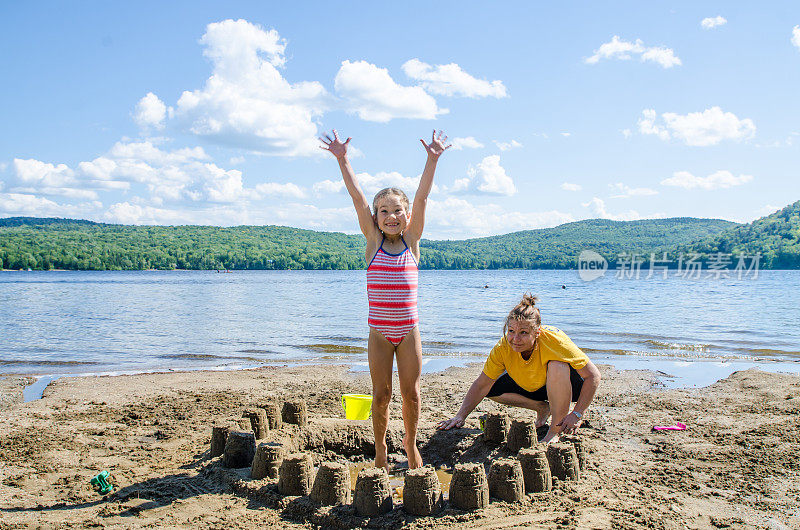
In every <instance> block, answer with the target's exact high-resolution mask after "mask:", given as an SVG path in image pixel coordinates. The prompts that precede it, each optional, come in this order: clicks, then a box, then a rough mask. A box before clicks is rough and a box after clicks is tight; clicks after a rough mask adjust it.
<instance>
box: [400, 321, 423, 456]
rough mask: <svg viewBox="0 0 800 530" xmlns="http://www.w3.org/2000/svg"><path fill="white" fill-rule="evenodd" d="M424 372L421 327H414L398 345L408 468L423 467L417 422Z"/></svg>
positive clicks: (404, 440) (404, 444) (404, 443)
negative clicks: (421, 381)
mask: <svg viewBox="0 0 800 530" xmlns="http://www.w3.org/2000/svg"><path fill="white" fill-rule="evenodd" d="M421 372H422V340H421V339H420V337H419V328H414V329H412V330H411V331H409V332H408V335H406V336H405V337H403V340H402V342H400V344H399V345H398V346H397V375H398V376H399V378H400V394H401V395H402V396H403V425H404V426H405V429H406V435H405V436H404V437H403V446H404V447H405V449H406V456H407V457H408V468H409V469H415V468H418V467H422V455H420V454H419V449H417V423H418V422H419V414H420V410H421V408H422V402H421V401H420V392H419V378H420V373H421Z"/></svg>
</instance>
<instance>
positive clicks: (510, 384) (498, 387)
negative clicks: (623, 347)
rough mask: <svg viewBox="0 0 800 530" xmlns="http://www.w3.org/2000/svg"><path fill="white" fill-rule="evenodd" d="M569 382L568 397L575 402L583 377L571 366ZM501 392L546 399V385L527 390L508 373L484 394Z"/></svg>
mask: <svg viewBox="0 0 800 530" xmlns="http://www.w3.org/2000/svg"><path fill="white" fill-rule="evenodd" d="M569 382H570V383H571V384H572V399H570V401H573V402H575V401H577V400H578V396H579V395H580V394H581V388H583V378H582V377H581V376H580V375H578V371H577V370H576V369H575V368H573V367H572V366H570V367H569ZM501 394H519V395H521V396H525V397H526V398H528V399H533V400H535V401H547V385H544V386H543V387H542V388H539V389H538V390H534V391H533V392H528V391H527V390H525V389H524V388H522V387H521V386H519V385H518V384H517V382H516V381H514V380H513V379H511V376H510V375H508V373H504V374H503V375H501V376H500V377H498V378H497V381H495V382H494V384H493V385H492V388H491V389H490V390H489V393H488V394H486V397H494V396H499V395H501Z"/></svg>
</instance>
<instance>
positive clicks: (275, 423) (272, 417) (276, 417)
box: [259, 403, 283, 430]
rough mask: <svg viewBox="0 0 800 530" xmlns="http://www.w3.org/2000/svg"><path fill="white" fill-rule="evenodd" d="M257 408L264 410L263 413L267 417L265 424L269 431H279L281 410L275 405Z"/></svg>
mask: <svg viewBox="0 0 800 530" xmlns="http://www.w3.org/2000/svg"><path fill="white" fill-rule="evenodd" d="M259 407H260V408H262V409H264V413H265V414H266V415H267V424H268V425H269V429H270V430H275V429H280V428H281V427H283V421H282V419H281V409H280V407H278V404H277V403H266V404H263V405H259Z"/></svg>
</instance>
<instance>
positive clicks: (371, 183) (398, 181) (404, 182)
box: [356, 171, 439, 200]
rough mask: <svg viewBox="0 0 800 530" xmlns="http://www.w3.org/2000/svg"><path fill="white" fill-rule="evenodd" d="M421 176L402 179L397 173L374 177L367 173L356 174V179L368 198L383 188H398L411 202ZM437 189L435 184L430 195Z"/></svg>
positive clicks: (384, 173) (383, 173)
mask: <svg viewBox="0 0 800 530" xmlns="http://www.w3.org/2000/svg"><path fill="white" fill-rule="evenodd" d="M420 176H421V175H418V176H416V177H404V176H403V175H401V174H400V173H398V172H397V171H379V172H378V173H375V174H374V175H370V174H369V173H357V174H356V178H357V179H358V182H359V183H360V184H361V189H362V190H364V193H366V195H367V197H368V198H371V196H372V195H374V194H376V193H378V192H379V191H380V190H382V189H383V188H392V187H394V188H400V189H401V190H403V191H404V192H406V195H408V197H409V199H412V200H413V194H414V193H415V192H416V191H417V187H419V179H420ZM438 191H439V188H438V186H437V185H436V184H434V185H433V188H431V193H437V192H438Z"/></svg>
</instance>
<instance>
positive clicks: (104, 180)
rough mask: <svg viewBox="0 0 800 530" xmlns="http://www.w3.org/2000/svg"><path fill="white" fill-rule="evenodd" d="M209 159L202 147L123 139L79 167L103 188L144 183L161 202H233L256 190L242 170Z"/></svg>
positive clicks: (152, 197) (155, 200)
mask: <svg viewBox="0 0 800 530" xmlns="http://www.w3.org/2000/svg"><path fill="white" fill-rule="evenodd" d="M208 159H209V156H208V155H207V154H206V152H205V151H204V150H203V149H202V148H201V147H194V148H188V147H187V148H181V149H175V150H164V149H160V148H159V147H157V146H156V145H154V144H153V142H152V141H150V140H146V141H141V142H125V141H121V142H117V143H116V144H114V146H113V147H112V148H111V149H110V150H109V152H108V153H106V154H105V155H103V156H100V157H98V158H95V159H94V160H92V161H91V162H81V163H80V164H79V165H78V168H79V169H80V171H81V172H82V174H84V175H85V176H87V177H89V178H91V179H93V180H91V182H92V183H93V184H94V185H95V186H97V187H99V188H105V189H127V188H130V185H131V183H137V184H143V185H144V186H145V187H146V189H147V191H148V193H149V194H150V200H151V201H153V203H154V204H156V205H157V206H160V205H162V204H163V203H164V202H165V201H182V200H189V201H193V202H197V201H209V202H215V203H232V202H237V201H239V200H241V199H246V198H248V197H250V196H254V193H255V192H254V190H251V189H245V188H244V185H243V183H242V172H241V171H238V170H236V169H230V170H226V169H223V168H221V167H219V166H217V165H216V164H213V163H211V162H207V160H208Z"/></svg>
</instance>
